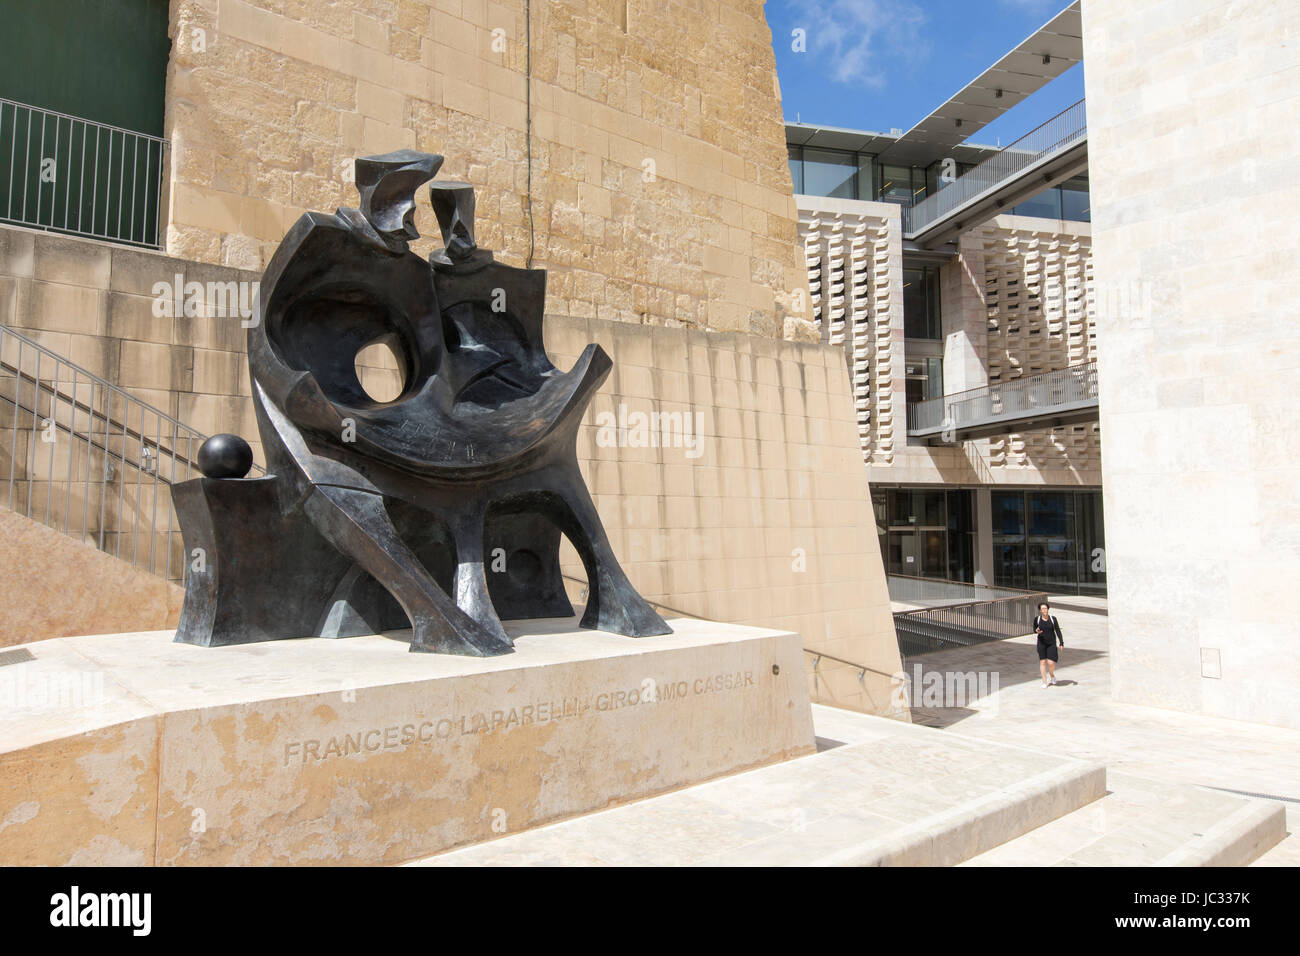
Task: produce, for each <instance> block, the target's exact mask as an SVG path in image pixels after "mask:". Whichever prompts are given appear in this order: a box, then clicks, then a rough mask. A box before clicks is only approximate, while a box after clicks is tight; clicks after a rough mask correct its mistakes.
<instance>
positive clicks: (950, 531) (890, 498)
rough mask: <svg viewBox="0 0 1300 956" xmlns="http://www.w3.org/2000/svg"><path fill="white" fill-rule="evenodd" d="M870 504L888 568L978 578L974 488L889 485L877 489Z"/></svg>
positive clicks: (920, 574) (925, 574)
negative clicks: (899, 486) (976, 570)
mask: <svg viewBox="0 0 1300 956" xmlns="http://www.w3.org/2000/svg"><path fill="white" fill-rule="evenodd" d="M871 504H872V508H873V510H874V511H875V514H876V534H877V535H878V536H879V538H880V553H881V556H882V557H883V558H884V562H885V570H886V572H887V573H889V574H907V575H912V576H913V577H923V578H946V579H950V580H954V581H967V582H969V581H974V580H975V510H974V503H973V501H972V500H971V492H970V491H966V490H956V491H949V490H945V489H943V488H888V489H881V490H879V491H873V492H872V493H871Z"/></svg>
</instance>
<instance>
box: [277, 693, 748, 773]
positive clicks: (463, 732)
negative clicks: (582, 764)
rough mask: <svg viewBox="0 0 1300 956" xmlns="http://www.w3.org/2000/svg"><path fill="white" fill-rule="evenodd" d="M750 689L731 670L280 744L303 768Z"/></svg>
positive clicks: (287, 760) (287, 757)
mask: <svg viewBox="0 0 1300 956" xmlns="http://www.w3.org/2000/svg"><path fill="white" fill-rule="evenodd" d="M753 686H755V685H754V672H753V671H752V670H747V671H731V672H729V673H724V674H711V675H709V676H707V677H696V678H695V679H693V680H677V681H662V682H661V681H657V680H655V679H654V678H652V677H647V678H646V679H645V680H643V681H642V682H641V683H640V685H638V686H635V687H630V688H622V689H617V690H610V691H604V692H602V693H599V694H595V695H594V696H588V697H564V698H561V699H559V700H545V701H535V702H533V703H531V704H523V705H520V706H515V707H509V708H502V709H501V710H493V711H490V712H488V711H475V712H474V713H469V714H454V715H451V716H447V717H440V718H438V719H436V720H435V719H428V720H421V721H412V722H410V723H404V724H392V725H390V726H387V727H368V728H364V729H361V730H356V731H352V732H348V733H341V734H333V735H331V736H330V737H326V738H314V739H307V738H303V739H299V740H289V741H286V742H285V745H284V765H285V766H289V765H291V764H294V763H299V764H305V763H308V762H312V761H321V760H328V759H332V758H334V757H353V756H358V755H362V754H372V753H380V752H382V751H393V750H405V749H406V748H407V747H410V746H412V745H414V744H417V743H419V744H425V745H433V744H436V743H437V742H439V741H446V740H454V739H456V738H457V737H467V736H473V735H476V734H491V733H496V732H498V731H508V730H513V729H515V728H517V727H525V726H528V725H530V724H548V723H554V722H555V721H559V720H572V719H575V718H578V719H581V718H583V717H588V716H590V715H592V714H601V713H608V712H610V711H615V710H621V709H623V708H625V707H638V706H643V705H651V704H668V703H672V702H674V701H679V700H684V699H686V698H688V697H699V696H702V695H705V694H715V693H718V692H720V691H743V690H746V689H748V688H751V687H753Z"/></svg>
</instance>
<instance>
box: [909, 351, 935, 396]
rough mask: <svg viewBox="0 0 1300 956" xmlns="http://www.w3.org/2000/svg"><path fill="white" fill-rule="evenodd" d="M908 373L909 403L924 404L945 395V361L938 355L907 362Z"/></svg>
mask: <svg viewBox="0 0 1300 956" xmlns="http://www.w3.org/2000/svg"><path fill="white" fill-rule="evenodd" d="M905 367H906V372H907V393H906V394H907V402H908V404H909V405H910V404H911V403H912V402H924V401H925V400H926V399H930V398H938V397H939V396H941V395H942V394H943V359H942V358H941V357H939V356H937V355H925V356H919V357H915V358H913V357H912V356H908V358H907V361H906V362H905Z"/></svg>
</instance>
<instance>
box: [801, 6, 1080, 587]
mask: <svg viewBox="0 0 1300 956" xmlns="http://www.w3.org/2000/svg"><path fill="white" fill-rule="evenodd" d="M1080 37H1081V26H1080V13H1079V4H1077V3H1076V4H1073V5H1071V6H1070V7H1068V8H1067V9H1066V10H1064V11H1063V12H1062V13H1061V14H1060V15H1058V16H1057V17H1054V18H1053V19H1052V20H1051V21H1050V22H1049V23H1048V24H1046V25H1045V26H1044V27H1043V28H1042V29H1041V30H1039V31H1038V32H1036V33H1035V34H1034V35H1033V36H1031V37H1029V38H1028V39H1026V40H1025V41H1024V43H1022V44H1020V45H1019V46H1018V47H1017V48H1016V49H1015V50H1012V51H1010V52H1009V53H1008V54H1007V55H1006V57H1004V58H1003V59H1002V60H1001V61H999V62H998V63H997V64H994V65H993V66H992V67H991V68H990V69H989V70H988V71H986V72H985V73H984V74H983V75H982V76H980V77H978V78H977V79H976V80H975V81H974V82H972V83H971V84H970V85H969V86H968V87H967V88H965V89H964V90H962V91H959V92H958V93H957V94H956V95H955V96H954V97H953V98H952V99H951V100H950V101H949V102H948V103H945V104H944V105H943V106H941V107H940V108H939V109H937V110H936V111H935V112H934V113H933V114H931V115H930V116H928V117H926V118H925V119H923V120H922V121H921V122H920V123H918V124H917V125H916V127H914V128H913V129H912V130H910V131H907V132H906V133H900V132H897V131H895V132H893V133H889V134H884V133H872V132H865V131H854V130H845V129H836V128H825V127H815V126H810V125H807V124H787V125H786V140H787V144H788V151H789V153H788V155H789V162H790V168H791V178H792V181H793V183H794V188H795V192H796V198H797V201H798V206H799V234H800V239H801V241H802V244H803V251H804V255H805V260H806V263H807V267H808V275H809V287H810V293H811V303H810V305H811V314H812V316H813V318H814V321H815V323H816V325H817V328H818V331H819V335H820V337H821V340H822V341H823V342H825V343H827V344H830V345H835V346H838V347H841V348H843V349H844V350H845V354H846V358H847V361H848V364H849V368H850V374H851V376H852V380H853V387H854V397H855V401H856V409H857V422H858V431H859V437H860V439H861V445H862V453H863V458H864V461H865V462H866V466H867V473H868V476H869V478H870V482H871V487H872V501H873V508H874V512H875V515H876V526H877V533H878V536H879V540H880V545H881V553H882V556H883V558H884V561H885V566H886V569H887V570H888V572H889V573H890V574H899V575H914V576H921V577H932V578H946V579H952V580H957V581H967V582H972V583H979V584H987V585H997V586H1006V587H1016V588H1032V589H1041V590H1046V591H1048V592H1051V593H1065V594H1102V593H1105V591H1106V564H1105V533H1104V523H1103V520H1102V495H1101V477H1102V474H1101V455H1100V448H1101V446H1100V439H1099V429H1098V424H1097V410H1096V394H1095V385H1094V384H1093V383H1094V382H1095V377H1094V376H1095V372H1094V364H1093V363H1095V361H1096V357H1097V355H1096V311H1097V303H1096V301H1095V295H1094V293H1093V270H1092V236H1091V232H1092V227H1091V222H1090V220H1091V202H1090V193H1089V188H1088V187H1089V181H1088V175H1087V126H1086V118H1085V110H1084V106H1083V104H1082V103H1080V104H1076V106H1074V107H1071V108H1070V109H1068V110H1066V111H1065V112H1064V113H1062V114H1061V115H1060V116H1058V117H1055V118H1053V119H1052V120H1049V121H1048V122H1047V123H1044V124H1043V125H1042V126H1041V127H1039V128H1038V129H1035V130H1033V131H1031V132H1030V133H1028V134H1027V135H1026V136H1025V137H1023V138H1022V139H1020V140H1018V141H1017V142H1015V143H1012V144H1010V145H1008V146H1004V147H993V146H977V145H971V144H970V143H968V142H966V141H965V137H966V136H968V135H972V134H975V135H978V130H979V129H980V128H981V127H982V126H983V125H985V124H986V123H988V122H990V121H991V120H992V119H994V118H996V117H997V116H999V115H1001V113H1003V112H1005V111H1006V109H1009V108H1010V107H1011V106H1012V105H1014V104H1015V103H1018V102H1020V101H1021V100H1023V99H1024V98H1025V97H1027V96H1029V95H1031V94H1032V93H1033V92H1034V91H1035V90H1037V89H1038V88H1039V87H1041V86H1042V85H1044V84H1045V83H1047V82H1048V81H1049V80H1051V79H1053V78H1054V77H1056V76H1058V75H1059V74H1060V73H1061V72H1063V71H1064V70H1066V69H1068V68H1070V67H1072V66H1075V65H1077V64H1078V63H1079V62H1080V61H1081V58H1082V45H1081V39H1080ZM952 197H956V198H952ZM963 409H964V411H963ZM963 416H965V417H964V418H963ZM947 419H951V421H947V424H949V425H951V427H950V428H945V427H944V426H945V422H946V420H947Z"/></svg>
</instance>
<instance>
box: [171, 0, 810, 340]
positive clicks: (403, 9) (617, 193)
mask: <svg viewBox="0 0 1300 956" xmlns="http://www.w3.org/2000/svg"><path fill="white" fill-rule="evenodd" d="M317 6H318V5H309V4H286V5H281V4H278V3H277V4H273V5H272V4H255V3H249V2H245V0H222V4H221V11H220V13H221V15H220V18H219V20H217V19H216V18H214V16H213V14H212V12H211V10H210V9H209V7H210V4H209V3H208V0H177V2H176V3H174V4H173V11H172V20H173V23H176V24H179V25H180V27H179V35H178V36H177V38H176V42H175V43H174V44H173V47H172V56H171V69H170V75H171V77H172V82H170V83H169V84H168V104H167V106H168V109H167V116H168V129H167V131H166V135H167V136H168V138H169V139H170V140H171V142H172V143H173V144H179V145H178V147H177V148H178V152H179V151H180V150H181V149H182V148H183V153H184V155H181V156H180V157H179V159H180V161H179V162H177V164H176V166H175V170H174V176H175V182H174V184H173V188H174V193H175V196H176V201H175V202H173V203H172V206H171V216H170V222H169V228H168V233H167V237H168V245H167V248H168V249H169V250H170V251H172V252H174V253H177V254H180V255H185V256H192V257H194V258H197V259H201V260H204V261H209V262H220V263H223V264H229V265H239V266H241V267H246V268H260V267H263V266H265V265H266V263H267V261H268V260H269V257H270V255H271V253H273V252H274V242H273V240H274V238H276V237H275V236H270V235H266V234H263V232H259V231H258V229H257V227H256V225H255V224H254V223H252V222H250V221H242V220H240V219H239V217H237V216H235V217H232V214H231V210H232V209H238V208H239V206H240V204H241V202H243V201H244V200H247V199H250V198H258V199H261V198H266V199H268V200H270V201H272V202H275V203H278V204H281V205H282V206H284V207H285V208H286V209H287V210H288V212H289V213H290V214H291V215H290V216H289V221H292V219H293V218H296V217H297V215H298V214H299V213H301V212H303V211H305V210H307V209H332V208H334V207H335V206H338V205H341V204H343V203H344V202H345V201H346V200H347V197H348V194H349V193H350V190H351V187H350V184H349V183H348V182H347V178H346V177H347V175H348V173H349V171H350V169H351V165H352V161H353V160H354V159H355V158H356V157H357V156H359V155H365V154H370V153H382V152H387V151H389V150H393V149H398V148H403V147H406V148H412V149H419V150H423V151H427V152H434V153H438V152H446V151H450V150H449V144H451V143H454V144H455V147H456V152H457V153H459V154H460V155H459V157H454V158H453V160H452V161H451V162H449V163H448V165H447V167H446V169H445V170H444V174H445V175H446V176H447V178H451V179H466V180H470V181H472V182H475V183H476V184H482V190H481V191H482V194H481V196H480V203H479V207H480V215H481V219H482V230H481V236H480V239H481V241H482V243H483V244H484V245H485V246H489V247H493V248H497V249H501V250H502V251H503V258H504V259H506V260H507V261H510V263H511V264H522V263H523V260H524V259H525V258H526V257H527V256H528V254H529V242H528V236H529V209H528V207H527V205H526V204H525V203H522V202H521V201H520V198H521V196H523V195H524V193H525V191H526V188H527V180H528V175H527V169H526V156H527V146H526V136H525V100H524V96H525V82H524V81H525V77H524V68H525V59H526V57H525V52H526V50H525V42H524V32H525V23H524V3H523V0H504V2H501V3H493V4H484V3H464V4H461V3H451V4H448V3H434V2H432V0H407V2H404V3H401V4H392V3H390V4H362V3H359V2H355V0H352V2H341V3H337V4H332V5H329V6H328V7H326V8H323V9H322V10H317V9H316V7H317ZM614 6H615V7H616V8H618V12H619V15H618V16H616V17H611V16H610V10H609V9H608V4H604V3H599V2H596V0H560V2H554V3H547V4H542V5H535V6H534V7H533V9H532V24H531V35H532V38H533V46H532V51H531V59H532V153H533V169H532V178H531V189H532V210H531V212H532V218H533V222H534V223H535V227H536V229H535V236H534V238H535V254H534V264H536V265H538V266H542V267H549V268H554V269H555V272H554V276H553V289H552V291H553V294H554V295H555V297H556V298H557V299H558V300H564V301H566V302H567V303H568V304H567V305H566V306H565V308H563V309H562V310H561V311H564V312H566V313H568V314H572V315H583V316H600V317H602V318H611V319H614V320H616V321H622V322H638V323H642V322H654V323H656V324H664V323H667V322H681V323H683V324H685V325H688V326H692V327H707V328H715V329H727V330H733V329H740V330H744V331H751V332H754V333H756V334H762V335H768V336H775V337H780V336H781V335H782V334H783V324H784V323H783V322H782V321H781V318H780V317H779V316H778V306H777V303H778V301H779V300H780V298H781V297H782V296H783V295H788V294H789V293H791V292H793V291H794V290H796V289H800V288H804V289H806V279H805V277H804V275H803V274H802V271H801V268H800V264H799V262H798V261H797V255H798V253H797V249H796V247H795V222H796V214H795V210H794V201H793V197H792V195H791V184H790V173H789V167H788V165H787V158H786V146H785V138H784V130H783V127H782V123H781V105H780V99H779V96H778V94H777V89H776V82H775V79H776V76H775V73H776V68H775V60H774V57H773V53H772V37H771V32H770V30H769V29H768V26H767V23H766V21H765V19H764V16H763V11H762V6H761V5H759V4H754V3H751V2H748V0H710V2H708V3H705V4H702V5H697V6H694V7H691V6H686V7H683V6H680V5H679V6H676V7H674V8H673V10H672V13H671V15H665V14H663V13H662V12H661V11H652V9H651V8H650V7H646V8H645V9H644V11H642V12H638V11H637V10H624V9H623V7H624V5H623V4H622V3H617V4H614ZM634 6H635V5H634ZM196 28H197V29H204V30H206V31H207V33H206V40H207V42H206V43H205V44H197V43H195V42H193V36H192V33H193V31H194V29H196ZM494 31H500V32H499V33H494ZM485 174H486V175H485ZM266 180H273V181H274V183H275V186H276V191H275V192H274V193H267V192H266V190H265V188H264V185H265V181H266ZM717 223H722V224H724V225H725V226H728V227H732V231H734V232H740V233H743V234H744V237H745V243H744V248H743V249H737V248H734V246H733V241H732V236H731V234H730V233H729V232H728V230H727V229H723V230H721V231H720V232H719V231H717V230H714V229H711V228H710V226H712V225H715V224H717ZM418 224H419V226H420V231H421V232H422V233H423V234H424V235H430V234H433V230H432V228H431V225H432V221H431V217H429V216H428V214H427V211H426V212H425V213H424V214H423V218H422V220H421V221H420V222H419V223H418ZM415 249H416V252H417V253H419V254H421V255H423V254H426V253H427V252H428V251H429V247H428V245H427V244H423V245H417V246H416V247H415ZM731 253H738V254H735V255H732V254H731ZM560 266H563V267H565V268H563V269H560V268H555V267H560ZM570 270H572V271H570ZM584 274H586V275H592V276H600V277H603V278H604V279H607V280H617V281H619V282H622V283H626V284H627V286H629V287H631V288H632V289H633V290H636V291H640V292H646V293H649V295H648V296H647V298H648V300H649V301H650V302H651V303H652V304H650V305H649V306H647V307H646V308H644V309H641V310H637V309H632V308H629V307H628V306H627V304H626V303H625V302H623V301H622V296H621V294H620V293H618V292H617V291H615V290H614V289H612V288H611V287H610V286H609V285H608V284H603V283H597V284H592V283H590V282H588V281H586V280H584V279H583V276H584ZM709 279H718V280H721V281H720V283H719V286H720V289H721V292H720V293H719V294H717V295H714V294H706V292H705V286H706V281H707V280H709ZM660 291H663V292H665V293H666V295H665V296H663V297H660V296H659V295H658V293H659V292H660ZM679 296H685V297H686V299H687V300H688V301H687V303H686V305H685V307H684V308H682V307H679V306H678V304H677V301H676V300H677V298H678V297H679Z"/></svg>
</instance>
